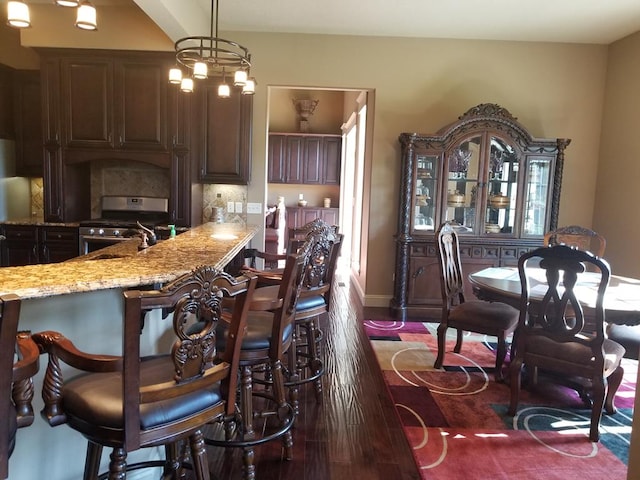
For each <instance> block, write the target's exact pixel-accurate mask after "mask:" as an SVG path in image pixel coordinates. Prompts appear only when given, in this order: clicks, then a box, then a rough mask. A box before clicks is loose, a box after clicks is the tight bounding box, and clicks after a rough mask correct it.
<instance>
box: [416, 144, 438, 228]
mask: <svg viewBox="0 0 640 480" xmlns="http://www.w3.org/2000/svg"><path fill="white" fill-rule="evenodd" d="M438 159H439V156H438V155H423V154H417V155H416V180H415V190H414V192H415V195H414V199H413V209H414V211H413V216H412V217H413V229H414V230H420V231H433V230H434V229H435V226H434V225H435V222H436V210H435V203H434V201H435V199H436V198H437V197H438V189H437V185H438V181H439V180H440V179H439V178H438V177H439V175H438V171H439V167H438V165H439V163H438Z"/></svg>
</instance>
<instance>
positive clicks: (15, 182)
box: [0, 139, 31, 222]
mask: <svg viewBox="0 0 640 480" xmlns="http://www.w3.org/2000/svg"><path fill="white" fill-rule="evenodd" d="M15 175H16V155H15V142H14V141H13V140H6V139H0V222H2V221H7V220H16V219H20V218H26V217H29V215H30V214H31V188H30V183H29V179H28V178H24V177H16V176H15Z"/></svg>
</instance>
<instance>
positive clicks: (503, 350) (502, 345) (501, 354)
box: [495, 335, 507, 382]
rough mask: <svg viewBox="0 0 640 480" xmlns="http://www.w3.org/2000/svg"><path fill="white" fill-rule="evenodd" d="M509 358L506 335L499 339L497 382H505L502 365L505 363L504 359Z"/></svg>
mask: <svg viewBox="0 0 640 480" xmlns="http://www.w3.org/2000/svg"><path fill="white" fill-rule="evenodd" d="M506 356H507V341H506V339H505V337H504V335H501V336H499V337H498V351H497V352H496V372H495V378H496V382H501V381H502V380H503V376H502V364H503V363H504V359H505V358H506Z"/></svg>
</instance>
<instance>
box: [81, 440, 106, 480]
mask: <svg viewBox="0 0 640 480" xmlns="http://www.w3.org/2000/svg"><path fill="white" fill-rule="evenodd" d="M101 458H102V445H99V444H97V443H93V442H88V443H87V457H86V460H85V463H84V477H83V479H84V480H93V479H95V478H98V469H99V468H100V459H101Z"/></svg>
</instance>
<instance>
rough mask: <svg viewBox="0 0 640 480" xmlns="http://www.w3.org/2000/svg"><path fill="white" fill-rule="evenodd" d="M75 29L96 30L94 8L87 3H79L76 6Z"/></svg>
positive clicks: (96, 23)
mask: <svg viewBox="0 0 640 480" xmlns="http://www.w3.org/2000/svg"><path fill="white" fill-rule="evenodd" d="M75 25H76V27H78V28H81V29H82V30H97V29H98V22H97V14H96V7H94V6H93V5H91V3H89V2H88V1H85V2H81V3H80V5H79V6H78V15H77V17H76V24H75Z"/></svg>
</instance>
